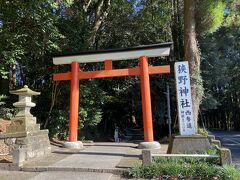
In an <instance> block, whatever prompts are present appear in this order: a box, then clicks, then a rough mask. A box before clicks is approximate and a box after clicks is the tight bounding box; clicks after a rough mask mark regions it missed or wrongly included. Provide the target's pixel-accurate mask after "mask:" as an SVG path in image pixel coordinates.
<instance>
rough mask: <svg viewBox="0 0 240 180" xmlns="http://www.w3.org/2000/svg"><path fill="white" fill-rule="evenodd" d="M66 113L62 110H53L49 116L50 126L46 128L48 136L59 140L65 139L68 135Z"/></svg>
mask: <svg viewBox="0 0 240 180" xmlns="http://www.w3.org/2000/svg"><path fill="white" fill-rule="evenodd" d="M68 116H69V115H68V113H67V112H66V111H62V110H53V111H52V113H51V114H50V118H51V121H50V124H49V126H48V129H49V136H50V137H57V138H59V139H66V137H67V135H68V119H69V118H68Z"/></svg>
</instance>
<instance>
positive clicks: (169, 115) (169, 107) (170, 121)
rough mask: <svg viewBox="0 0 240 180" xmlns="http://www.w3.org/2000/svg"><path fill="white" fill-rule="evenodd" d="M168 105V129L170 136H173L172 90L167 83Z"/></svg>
mask: <svg viewBox="0 0 240 180" xmlns="http://www.w3.org/2000/svg"><path fill="white" fill-rule="evenodd" d="M167 105H168V129H169V137H170V136H172V128H171V124H172V119H171V105H170V92H169V85H168V84H167Z"/></svg>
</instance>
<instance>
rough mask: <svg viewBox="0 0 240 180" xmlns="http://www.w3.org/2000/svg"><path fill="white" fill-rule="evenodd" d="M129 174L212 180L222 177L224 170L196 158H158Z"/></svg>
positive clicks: (135, 168) (131, 170)
mask: <svg viewBox="0 0 240 180" xmlns="http://www.w3.org/2000/svg"><path fill="white" fill-rule="evenodd" d="M129 174H130V175H131V176H133V177H135V178H156V177H175V178H179V179H183V178H190V179H193V178H196V177H201V178H202V179H212V178H213V177H222V176H223V169H222V168H221V167H219V166H216V165H214V164H210V163H208V162H207V161H205V160H203V159H201V160H199V159H195V158H157V159H156V160H155V161H154V163H152V164H151V165H149V166H136V167H133V168H132V169H130V171H129Z"/></svg>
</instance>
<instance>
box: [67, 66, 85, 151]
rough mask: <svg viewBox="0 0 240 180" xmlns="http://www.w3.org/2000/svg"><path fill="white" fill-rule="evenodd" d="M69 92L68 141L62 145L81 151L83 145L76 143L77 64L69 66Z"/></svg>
mask: <svg viewBox="0 0 240 180" xmlns="http://www.w3.org/2000/svg"><path fill="white" fill-rule="evenodd" d="M70 83H71V91H70V116H69V119H70V120H69V131H70V132H69V141H68V142H65V143H64V146H65V147H66V148H74V149H81V148H82V147H83V144H82V142H81V141H78V112H79V111H78V109H79V63H78V62H72V64H71V82H70Z"/></svg>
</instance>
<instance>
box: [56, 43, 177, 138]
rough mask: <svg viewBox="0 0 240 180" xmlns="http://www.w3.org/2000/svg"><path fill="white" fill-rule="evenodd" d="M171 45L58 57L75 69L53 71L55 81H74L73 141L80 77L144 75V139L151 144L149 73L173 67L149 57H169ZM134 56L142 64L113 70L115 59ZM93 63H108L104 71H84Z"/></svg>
mask: <svg viewBox="0 0 240 180" xmlns="http://www.w3.org/2000/svg"><path fill="white" fill-rule="evenodd" d="M171 45H172V43H171V42H168V43H162V44H153V45H147V46H137V47H131V48H120V49H111V50H100V51H88V52H80V53H75V54H64V55H57V56H54V57H53V63H54V64H55V65H60V64H71V72H66V73H58V74H53V80H54V81H60V80H70V81H71V93H70V122H69V128H70V134H69V141H70V142H76V141H77V140H78V138H77V137H78V107H79V80H81V79H91V78H109V77H121V76H140V80H141V96H142V111H143V125H144V141H146V142H150V143H151V142H153V139H154V138H153V127H152V110H151V96H150V94H151V93H150V81H149V75H151V74H167V73H170V66H169V65H165V66H149V64H148V57H160V56H169V53H170V46H171ZM131 59H139V61H140V63H139V66H138V67H135V68H125V69H113V66H112V61H117V60H131ZM92 62H104V70H99V71H81V70H80V67H79V64H81V63H92Z"/></svg>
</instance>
